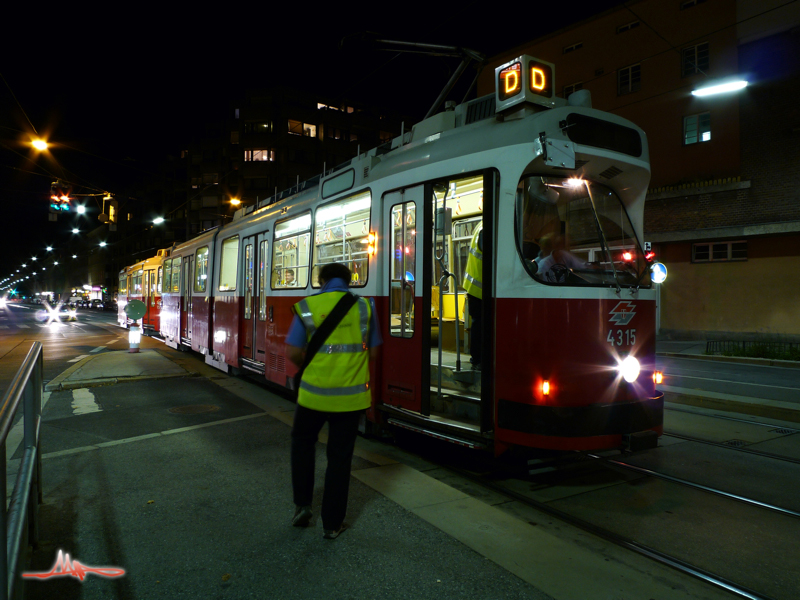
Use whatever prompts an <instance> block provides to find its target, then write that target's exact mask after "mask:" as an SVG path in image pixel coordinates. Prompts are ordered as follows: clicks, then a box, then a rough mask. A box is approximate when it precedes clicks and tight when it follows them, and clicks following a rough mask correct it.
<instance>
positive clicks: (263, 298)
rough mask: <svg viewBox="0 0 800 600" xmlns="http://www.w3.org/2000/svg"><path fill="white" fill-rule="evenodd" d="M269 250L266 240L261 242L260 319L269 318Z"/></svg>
mask: <svg viewBox="0 0 800 600" xmlns="http://www.w3.org/2000/svg"><path fill="white" fill-rule="evenodd" d="M267 251H268V243H267V241H266V240H264V241H263V242H261V251H260V252H259V253H258V256H259V258H260V260H261V262H260V264H259V266H258V320H259V321H266V320H267Z"/></svg>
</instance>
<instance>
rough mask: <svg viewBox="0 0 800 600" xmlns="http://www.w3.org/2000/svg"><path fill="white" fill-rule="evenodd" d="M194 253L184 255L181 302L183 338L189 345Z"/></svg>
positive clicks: (190, 339) (190, 338) (190, 337)
mask: <svg viewBox="0 0 800 600" xmlns="http://www.w3.org/2000/svg"><path fill="white" fill-rule="evenodd" d="M193 264H194V255H193V254H190V255H189V256H184V257H183V277H182V278H181V279H182V286H183V290H182V292H183V301H182V302H181V339H182V340H186V343H187V345H191V342H192V273H194V269H193V268H192V266H193Z"/></svg>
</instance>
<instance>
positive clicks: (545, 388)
mask: <svg viewBox="0 0 800 600" xmlns="http://www.w3.org/2000/svg"><path fill="white" fill-rule="evenodd" d="M542 395H543V396H549V395H550V381H549V380H547V379H545V380H544V381H543V382H542Z"/></svg>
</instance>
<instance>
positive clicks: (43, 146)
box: [31, 139, 47, 152]
mask: <svg viewBox="0 0 800 600" xmlns="http://www.w3.org/2000/svg"><path fill="white" fill-rule="evenodd" d="M31 145H32V146H33V147H34V148H36V149H37V150H39V151H40V152H41V151H43V150H47V142H45V141H44V140H39V139H36V140H33V141H32V142H31Z"/></svg>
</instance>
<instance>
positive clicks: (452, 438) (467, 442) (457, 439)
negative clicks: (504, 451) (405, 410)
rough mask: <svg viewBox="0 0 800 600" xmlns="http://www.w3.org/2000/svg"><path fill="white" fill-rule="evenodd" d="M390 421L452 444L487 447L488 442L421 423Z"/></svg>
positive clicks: (395, 424)
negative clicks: (438, 429)
mask: <svg viewBox="0 0 800 600" xmlns="http://www.w3.org/2000/svg"><path fill="white" fill-rule="evenodd" d="M388 423H389V424H390V425H394V426H396V427H402V428H403V429H408V430H409V431H414V432H416V433H421V434H423V435H427V436H430V437H432V438H436V439H438V440H443V441H445V442H450V443H452V444H457V445H459V446H465V447H467V448H473V449H476V450H485V449H486V448H487V445H486V443H484V442H478V441H475V440H468V439H464V438H460V437H457V436H455V435H451V434H449V433H442V432H440V431H433V430H432V429H426V428H425V427H423V426H421V425H415V424H412V423H408V422H406V421H401V420H399V419H395V418H389V419H388Z"/></svg>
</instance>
